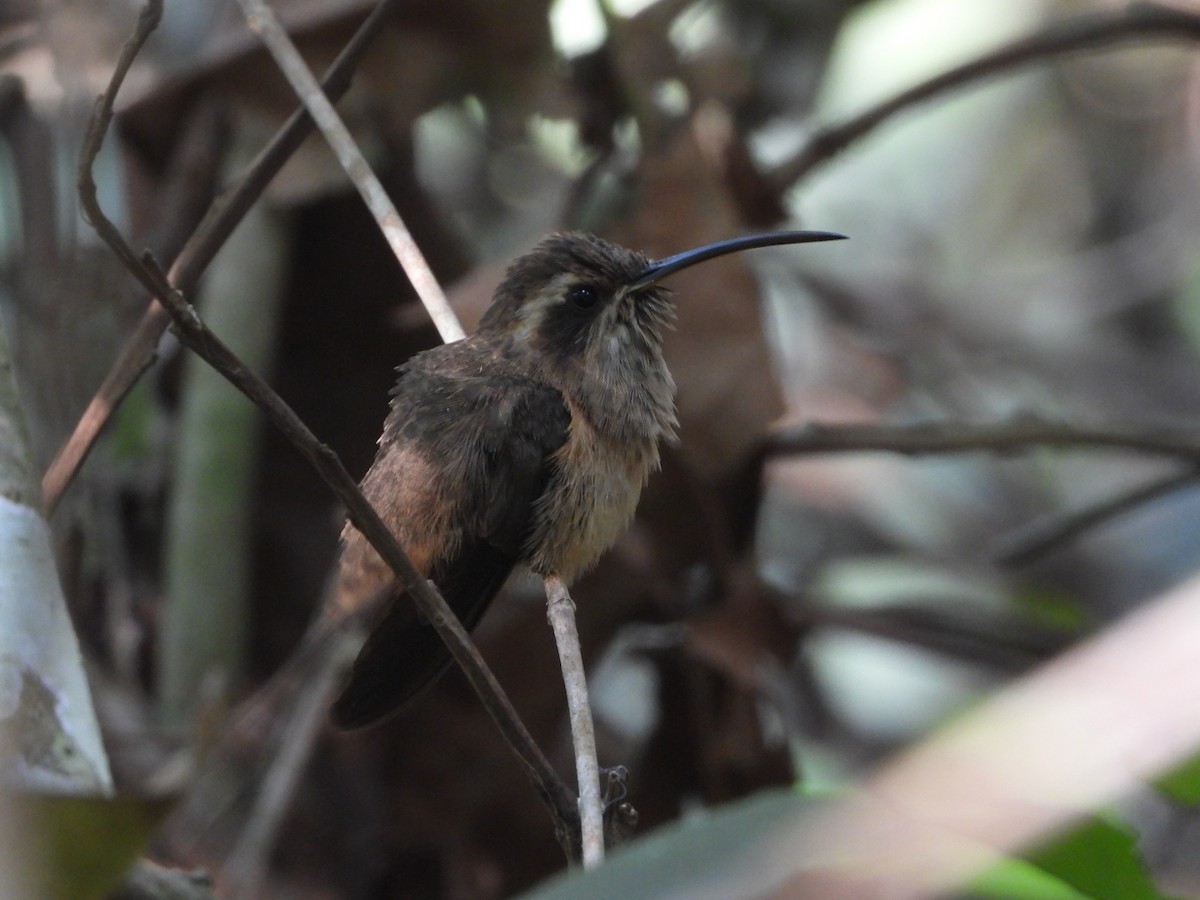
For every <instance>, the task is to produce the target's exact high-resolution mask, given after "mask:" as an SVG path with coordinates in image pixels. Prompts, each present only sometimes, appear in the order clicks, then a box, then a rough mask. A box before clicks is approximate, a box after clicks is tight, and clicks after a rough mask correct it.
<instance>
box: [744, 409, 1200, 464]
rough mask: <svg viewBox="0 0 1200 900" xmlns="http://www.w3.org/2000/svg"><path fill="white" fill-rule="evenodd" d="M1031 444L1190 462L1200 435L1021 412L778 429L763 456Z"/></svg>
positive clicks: (1006, 448) (1199, 447)
mask: <svg viewBox="0 0 1200 900" xmlns="http://www.w3.org/2000/svg"><path fill="white" fill-rule="evenodd" d="M1031 447H1061V448H1073V449H1079V450H1125V451H1129V452H1133V453H1143V454H1152V455H1157V456H1170V457H1175V458H1177V459H1182V460H1186V461H1189V462H1193V461H1196V460H1200V434H1197V435H1190V434H1184V433H1178V432H1166V431H1153V430H1147V431H1140V432H1139V431H1129V432H1120V431H1108V430H1104V429H1099V428H1077V427H1075V426H1072V425H1065V424H1062V423H1059V422H1048V421H1044V420H1042V419H1038V418H1036V417H1033V416H1021V417H1018V418H1014V419H1010V420H1009V421H1007V422H999V423H996V424H989V425H969V424H964V423H961V422H932V423H919V424H916V425H818V424H806V425H801V426H799V427H796V428H786V429H781V430H779V431H776V432H775V433H773V434H772V435H770V436H769V437H768V438H767V441H766V444H765V446H764V448H763V453H764V454H765V455H766V457H767V458H770V457H773V456H784V455H789V454H813V453H859V452H883V453H900V454H904V455H906V456H927V455H932V454H940V453H964V452H968V451H974V450H982V451H989V452H993V453H1011V452H1014V451H1017V450H1027V449H1029V448H1031Z"/></svg>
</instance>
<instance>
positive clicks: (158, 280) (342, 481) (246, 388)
mask: <svg viewBox="0 0 1200 900" xmlns="http://www.w3.org/2000/svg"><path fill="white" fill-rule="evenodd" d="M160 11H161V0H148V6H147V10H146V11H145V12H143V13H142V15H141V16H140V17H139V20H138V25H137V28H136V30H135V32H134V35H133V37H131V38H130V40H129V42H128V43H127V44H126V46H125V48H124V49H123V50H122V55H121V64H119V65H118V67H117V70H116V71H115V72H114V75H113V79H112V82H111V83H110V84H109V87H108V89H107V90H106V91H105V93H104V95H103V96H102V97H101V99H100V100H99V101H98V103H97V106H96V110H95V115H94V119H93V122H92V127H91V128H90V129H89V133H88V138H87V141H86V143H85V150H84V154H83V160H82V163H81V171H80V177H79V182H80V202H81V204H82V205H83V209H84V213H85V215H86V217H87V220H88V221H89V222H90V223H91V224H92V226H93V227H94V228H95V229H96V232H97V234H99V235H100V236H101V238H102V239H103V240H104V241H105V243H107V244H108V245H109V247H110V248H111V249H112V251H113V253H115V254H116V256H117V258H118V259H120V260H121V261H122V263H123V264H124V265H125V266H126V267H127V268H129V270H130V273H131V274H132V275H133V276H134V277H135V278H137V279H138V281H139V282H140V283H141V284H142V285H143V286H144V287H146V289H147V290H149V291H150V292H151V294H152V295H153V296H155V297H156V298H157V300H158V301H159V302H160V303H162V304H163V306H164V307H165V308H166V309H167V311H168V313H169V314H170V316H171V319H172V322H173V323H174V326H175V333H176V334H177V336H178V338H179V340H180V343H182V344H183V345H184V346H185V347H187V348H188V349H189V350H191V351H192V352H194V353H196V354H197V355H198V356H199V357H200V358H201V359H203V360H204V361H205V362H207V363H208V364H209V365H211V366H212V367H213V368H215V369H216V370H217V371H218V372H220V373H221V375H222V376H224V377H225V378H226V379H227V380H228V381H229V382H230V383H231V384H232V385H233V386H234V387H235V388H237V389H238V390H239V391H241V392H242V393H243V394H244V395H245V396H246V397H248V398H249V399H250V400H251V401H252V402H253V403H254V404H255V405H256V406H258V407H259V408H260V409H261V410H262V411H263V413H264V415H265V416H266V418H267V420H268V421H269V422H270V423H271V424H272V425H273V426H274V427H275V428H277V429H278V430H279V431H280V432H281V433H282V434H283V435H284V437H286V438H287V439H288V440H289V441H290V442H291V443H292V445H293V446H295V447H296V449H297V450H299V451H300V453H301V455H303V456H304V457H305V459H307V460H308V461H309V463H310V464H311V465H312V466H313V468H315V469H316V470H317V472H318V474H319V475H320V476H321V478H322V479H323V480H324V481H325V482H326V484H328V485H329V486H330V487H331V488H332V489H333V491H334V493H336V494H337V496H338V497H339V498H340V499H341V501H342V502H343V503H344V504H345V505H346V509H347V515H348V517H349V519H350V521H351V523H352V524H353V525H354V527H356V528H357V529H358V530H359V531H360V532H362V534H363V536H364V537H366V538H367V540H368V541H369V542H370V544H371V546H372V547H374V548H375V550H376V552H377V553H379V555H380V557H381V558H382V559H383V560H384V561H385V562H387V564H388V565H389V566H391V568H392V570H393V571H394V572H395V573H396V577H397V579H398V580H399V581H400V583H401V584H402V585H403V586H404V588H405V590H406V591H407V592H408V594H409V596H411V597H412V598H413V600H414V601H415V602H416V604H417V607H418V608H419V609H420V611H421V613H422V615H424V616H425V618H426V619H427V620H428V621H429V623H430V624H431V625H432V626H433V627H434V629H435V630H436V631H437V632H438V634H439V635H440V636H441V638H442V639H443V640H444V641H445V642H446V646H447V647H448V649H449V650H450V652H451V654H452V655H453V656H454V658H455V660H456V661H457V662H458V664H459V666H460V667H461V668H462V669H463V672H464V674H465V675H466V676H467V679H468V680H469V681H470V682H471V685H472V687H473V688H474V689H475V692H476V693H477V694H478V695H479V697H480V699H481V700H482V701H483V704H484V707H485V708H486V709H487V711H488V713H489V715H491V716H492V719H493V720H494V721H495V722H496V725H497V727H498V728H499V729H500V732H501V734H502V735H503V736H504V738H505V739H506V740H507V741H508V743H509V746H510V747H511V748H512V749H513V751H514V753H516V755H517V757H518V759H519V760H520V762H521V763H522V765H523V766H524V767H525V770H526V772H527V774H528V775H529V777H530V779H531V780H532V781H533V783H534V785H535V787H536V788H537V790H538V793H539V795H540V796H541V797H542V799H543V801H544V802H545V804H546V806H547V807H548V809H549V810H550V813H551V815H552V816H553V818H554V820H555V822H556V825H557V827H558V829H559V837H560V840H563V842H564V845H565V846H567V847H568V848H569V847H570V846H571V845H572V842H571V840H570V838H571V836H572V835H574V836H575V840H576V841H577V835H578V832H577V828H578V811H577V810H576V808H575V802H574V798H573V796H572V795H571V792H570V791H569V790H568V788H567V787H566V785H565V784H563V782H562V780H561V779H560V778H559V777H558V775H557V774H556V773H555V772H554V769H553V768H552V767H551V766H550V763H549V762H548V761H547V760H546V758H545V756H544V755H543V754H542V752H541V750H540V749H539V748H538V746H537V744H536V743H535V742H534V740H533V738H532V736H531V735H530V734H529V731H528V729H526V727H525V725H524V723H523V722H522V721H521V720H520V718H519V716H518V715H517V713H516V711H515V710H514V709H513V707H512V704H511V702H510V701H509V699H508V697H507V695H506V694H505V693H504V690H503V688H501V687H500V684H499V683H498V682H497V681H496V678H495V676H494V675H493V674H492V672H491V670H490V669H489V668H488V667H487V664H486V663H485V662H484V660H483V657H482V656H480V655H479V651H478V650H477V649H476V648H475V646H474V644H473V643H472V642H471V639H470V636H469V635H468V634H467V633H466V630H465V629H464V628H463V627H462V624H461V623H460V622H459V621H458V618H457V617H456V616H455V615H454V613H453V611H452V610H451V609H450V607H449V606H448V605H447V603H446V601H445V599H444V598H443V597H442V595H441V594H440V593H439V592H438V590H437V589H436V588H435V587H434V586H433V584H432V583H431V582H429V581H427V580H426V579H425V578H423V577H422V576H421V574H420V573H419V572H418V571H417V569H416V567H415V566H414V565H413V563H412V561H411V560H410V559H409V558H408V556H407V554H405V552H404V550H403V549H402V548H401V547H400V545H399V544H398V543H397V542H396V539H395V537H394V536H393V535H392V533H391V532H390V531H389V530H388V528H387V526H386V525H384V523H383V521H382V520H381V519H380V518H379V516H378V514H377V513H376V512H375V510H374V509H373V508H372V507H371V505H370V504H369V503H368V502H367V500H366V499H365V498H364V497H363V495H362V493H361V491H359V489H358V485H357V484H356V483H355V482H354V479H353V478H352V477H351V476H350V473H349V472H347V471H346V469H345V467H344V466H343V465H342V463H341V460H339V459H338V457H337V454H335V453H334V452H333V451H332V450H331V449H330V448H329V447H327V446H325V445H324V444H322V443H321V442H320V441H318V440H317V438H316V436H315V435H314V434H313V433H312V432H311V431H310V430H309V429H308V427H307V426H306V425H305V424H304V423H303V422H302V421H301V420H300V418H299V417H298V416H297V415H296V414H295V413H294V412H293V411H292V409H291V408H290V407H289V406H288V405H287V404H286V403H284V402H283V400H282V399H281V398H280V397H279V396H278V395H277V394H276V393H275V392H274V391H273V390H272V389H271V388H270V386H268V385H267V384H266V382H265V381H263V380H262V379H261V378H259V377H258V376H257V375H256V374H255V373H254V372H252V371H250V370H249V369H248V368H247V367H246V366H245V365H243V364H242V362H241V360H239V359H238V358H237V356H236V355H234V354H233V353H232V352H231V351H230V350H229V348H228V347H226V346H225V344H224V343H223V342H222V341H221V340H220V339H219V338H218V337H217V336H216V335H214V334H213V333H212V332H211V331H209V330H208V328H207V327H206V326H205V325H204V323H203V322H202V321H201V320H200V317H199V316H198V315H197V314H196V311H195V309H194V308H193V307H192V306H191V305H190V304H188V303H187V301H186V300H185V299H184V297H183V294H182V293H181V292H180V291H178V290H177V289H176V288H174V287H173V286H172V285H171V284H170V282H169V280H168V278H167V276H166V274H165V273H163V272H162V270H161V269H160V268H159V267H158V265H157V264H156V263H155V262H154V260H153V258H152V257H151V256H150V255H149V254H145V255H143V257H142V258H140V259H139V258H138V257H137V255H136V254H135V253H134V252H133V250H132V248H130V246H129V245H128V243H126V241H125V239H124V237H123V236H122V235H121V233H120V232H119V230H118V229H117V228H116V227H115V226H114V225H113V224H112V222H111V221H110V220H109V219H108V218H107V217H106V216H105V214H104V211H103V209H102V208H101V207H100V205H99V203H98V201H97V198H96V191H95V183H94V181H93V179H92V176H91V168H92V165H93V163H94V162H95V158H96V155H97V153H98V152H99V149H100V146H101V144H102V143H103V140H104V137H105V133H106V131H107V127H108V124H109V122H110V121H111V118H112V104H113V101H114V99H115V97H116V94H117V92H118V90H119V89H120V86H121V81H122V79H123V78H124V75H125V73H126V71H127V70H128V68H129V63H130V62H131V61H132V59H133V57H134V56H135V55H136V54H137V51H138V49H140V47H141V46H142V44H143V43H144V42H145V40H146V38H147V37H148V36H149V34H150V32H151V31H152V30H153V27H154V25H155V24H156V23H157V18H158V13H159V12H160ZM84 170H86V172H85V171H84ZM335 616H336V613H334V612H332V611H330V612H329V613H327V616H326V620H327V621H328V620H329V619H332V618H334V617H335ZM334 624H336V622H335V623H334Z"/></svg>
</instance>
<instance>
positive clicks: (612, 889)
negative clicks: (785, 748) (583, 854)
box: [525, 790, 812, 900]
mask: <svg viewBox="0 0 1200 900" xmlns="http://www.w3.org/2000/svg"><path fill="white" fill-rule="evenodd" d="M811 803H812V801H811V800H806V799H805V798H803V797H801V796H800V795H799V794H797V793H796V792H794V791H791V790H777V791H764V792H762V793H759V794H756V795H754V796H752V797H749V798H746V799H744V800H741V801H739V802H736V803H730V804H728V805H726V806H722V807H720V808H719V809H715V810H710V811H705V812H704V813H701V814H697V815H695V816H690V817H685V818H684V819H682V820H681V821H679V822H675V823H672V824H670V825H664V826H663V827H662V828H659V829H657V830H655V831H654V832H652V833H651V834H649V835H647V836H646V837H644V838H639V839H638V840H636V841H634V842H633V843H632V844H630V845H628V846H626V847H622V848H621V849H619V850H618V851H617V852H615V853H613V854H612V856H611V857H610V858H609V859H608V860H606V861H605V863H604V865H603V866H601V867H600V868H598V869H595V870H593V871H591V872H578V871H576V872H571V873H568V874H566V875H563V876H559V877H557V878H553V879H551V880H549V881H548V882H546V883H545V884H544V885H542V886H541V887H540V888H538V889H536V890H534V891H533V892H531V893H529V894H526V895H525V897H526V900H568V898H569V900H588V898H596V900H602V898H603V900H607V898H610V897H638V898H642V900H646V898H651V897H685V896H699V895H703V896H722V895H726V896H728V895H730V894H728V892H727V891H726V890H724V889H725V888H730V886H731V885H734V884H742V883H747V882H749V881H750V880H752V876H753V873H752V872H747V871H745V869H746V866H747V863H746V860H747V858H748V857H749V856H750V855H751V854H749V853H748V852H747V851H748V849H749V848H751V847H753V846H755V845H756V844H761V843H763V842H765V841H766V840H767V839H768V838H769V837H770V836H772V835H773V834H775V833H776V831H777V829H778V827H779V825H780V824H781V823H782V822H786V821H789V820H790V819H791V818H792V817H793V816H795V815H796V814H797V813H798V811H799V810H800V809H801V808H803V807H804V806H807V805H811Z"/></svg>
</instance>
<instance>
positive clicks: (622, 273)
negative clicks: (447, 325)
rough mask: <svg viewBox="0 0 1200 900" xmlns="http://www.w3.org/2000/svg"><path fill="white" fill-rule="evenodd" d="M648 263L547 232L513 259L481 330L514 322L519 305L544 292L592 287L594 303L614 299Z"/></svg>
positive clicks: (601, 243)
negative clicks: (595, 299) (548, 234)
mask: <svg viewBox="0 0 1200 900" xmlns="http://www.w3.org/2000/svg"><path fill="white" fill-rule="evenodd" d="M649 263H650V260H649V259H648V258H647V257H646V256H645V255H644V254H641V253H638V252H637V251H635V250H629V249H627V248H625V247H622V246H620V245H619V244H614V243H612V242H610V241H606V240H604V239H603V238H598V237H596V236H595V235H594V234H587V233H585V232H580V231H571V232H562V233H559V234H552V235H550V236H549V237H547V238H545V239H544V240H543V241H541V242H540V243H539V244H538V245H537V246H536V247H534V248H533V249H532V250H531V251H529V252H528V253H526V254H525V255H524V256H521V257H519V258H517V259H516V260H514V261H513V263H512V265H510V266H509V267H508V271H507V272H506V273H505V276H504V281H503V282H501V284H500V287H498V288H497V289H496V294H495V297H494V298H493V300H492V305H491V307H490V308H489V309H488V311H487V314H486V315H485V316H484V318H483V321H482V322H481V323H480V329H481V330H483V329H486V328H496V327H500V328H503V327H504V326H505V325H507V324H511V323H513V321H514V320H515V319H516V317H517V316H518V314H519V312H520V310H521V309H522V308H523V307H528V306H529V305H531V304H533V303H536V302H537V301H538V300H539V298H543V297H545V295H546V292H547V291H551V290H552V291H555V292H556V293H557V292H559V291H561V292H562V293H563V295H564V299H566V292H568V291H570V290H571V289H573V288H591V289H592V290H594V291H595V292H596V293H597V295H598V299H601V300H603V299H605V298H611V297H613V296H614V295H615V294H616V293H617V292H618V291H620V290H621V288H623V287H625V286H626V285H628V284H631V283H632V282H633V281H634V280H635V279H636V278H637V276H638V275H639V274H641V273H642V272H644V271H645V270H646V267H647V266H648V265H649Z"/></svg>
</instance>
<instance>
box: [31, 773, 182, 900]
mask: <svg viewBox="0 0 1200 900" xmlns="http://www.w3.org/2000/svg"><path fill="white" fill-rule="evenodd" d="M169 805H170V804H169V802H168V801H166V800H161V799H156V800H147V799H144V798H139V797H116V798H112V799H101V798H91V797H52V796H46V795H40V796H26V797H23V798H22V799H21V819H22V820H23V821H24V822H26V823H27V826H28V827H29V828H30V830H32V831H33V833H34V834H35V836H36V837H35V840H34V841H32V842H30V843H31V844H32V845H33V846H28V845H27V846H23V847H22V848H19V849H20V851H21V852H22V853H23V854H24V855H29V854H31V853H34V854H37V855H38V856H39V860H38V864H37V865H36V866H35V874H36V876H37V877H38V879H39V880H40V885H39V887H40V890H39V892H38V896H39V897H43V898H46V900H88V898H93V897H95V898H99V897H104V896H107V894H108V893H109V892H110V891H112V889H113V888H114V887H115V886H116V885H117V883H118V882H119V881H120V879H121V877H122V876H123V875H124V874H125V872H126V871H128V869H129V867H130V866H131V865H132V864H133V862H134V860H136V859H137V857H138V854H139V853H141V850H142V848H143V847H144V846H145V845H146V842H147V841H148V840H149V838H150V835H151V833H152V832H153V831H154V829H155V828H156V827H157V825H158V823H159V822H160V821H161V820H162V817H163V815H164V814H165V812H166V811H167V809H168V808H169Z"/></svg>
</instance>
